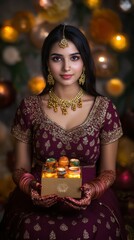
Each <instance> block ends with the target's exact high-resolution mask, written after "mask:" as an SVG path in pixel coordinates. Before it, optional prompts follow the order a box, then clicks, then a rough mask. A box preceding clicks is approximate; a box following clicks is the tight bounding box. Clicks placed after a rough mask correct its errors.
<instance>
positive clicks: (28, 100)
mask: <svg viewBox="0 0 134 240" xmlns="http://www.w3.org/2000/svg"><path fill="white" fill-rule="evenodd" d="M38 102H39V96H38V95H31V96H28V97H25V98H23V99H22V100H21V102H20V104H19V106H20V107H27V108H28V107H32V106H35V107H36V105H38Z"/></svg>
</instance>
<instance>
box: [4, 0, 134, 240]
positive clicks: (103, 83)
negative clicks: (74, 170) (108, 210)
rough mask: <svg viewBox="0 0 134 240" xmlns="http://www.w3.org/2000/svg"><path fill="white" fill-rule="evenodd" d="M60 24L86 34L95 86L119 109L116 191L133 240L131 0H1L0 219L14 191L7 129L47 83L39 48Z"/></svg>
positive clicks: (133, 40)
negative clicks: (24, 102)
mask: <svg viewBox="0 0 134 240" xmlns="http://www.w3.org/2000/svg"><path fill="white" fill-rule="evenodd" d="M59 23H66V24H71V25H74V26H77V27H79V29H81V31H82V32H83V33H84V34H85V35H86V37H87V39H88V41H89V45H90V46H91V50H92V54H93V57H94V61H95V65H96V76H97V90H98V91H99V92H100V93H102V94H103V95H106V96H108V97H109V98H111V100H112V101H113V102H114V104H115V105H116V107H117V109H118V112H119V115H120V119H121V122H122V126H123V131H124V135H123V137H122V138H121V139H120V142H119V149H118V154H117V179H116V182H115V184H114V189H115V191H116V194H117V197H118V198H119V201H120V205H121V209H122V213H123V216H124V220H125V225H126V229H127V230H128V239H134V0H19V1H18V0H0V213H1V214H0V219H1V217H2V214H3V211H4V205H5V203H6V201H7V197H8V196H9V193H10V192H11V191H12V190H13V189H14V184H13V182H12V178H11V173H12V169H13V164H14V154H13V150H14V141H13V139H12V137H11V136H10V127H11V124H12V121H13V118H14V114H15V111H16V108H17V106H18V105H19V103H20V101H21V100H22V98H24V97H25V96H28V95H31V94H38V93H40V92H41V91H42V89H43V88H44V87H45V79H43V77H42V73H41V64H40V63H41V61H40V53H41V47H42V43H43V41H44V38H45V37H46V36H47V35H48V33H49V32H50V31H51V29H52V28H53V27H55V26H56V25H57V24H59Z"/></svg>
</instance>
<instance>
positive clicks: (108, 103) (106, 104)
mask: <svg viewBox="0 0 134 240" xmlns="http://www.w3.org/2000/svg"><path fill="white" fill-rule="evenodd" d="M97 102H98V105H99V106H102V107H103V108H104V109H105V110H107V109H113V110H116V106H115V104H114V103H113V102H112V100H111V99H110V98H108V97H105V96H97Z"/></svg>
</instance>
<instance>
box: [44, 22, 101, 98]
mask: <svg viewBox="0 0 134 240" xmlns="http://www.w3.org/2000/svg"><path fill="white" fill-rule="evenodd" d="M63 27H64V25H62V24H60V25H58V26H57V27H55V28H54V29H53V30H52V31H51V32H50V33H49V35H48V36H47V37H46V38H45V40H44V43H43V46H42V55H41V61H42V73H43V76H44V78H45V80H46V79H47V76H48V67H47V61H48V58H49V53H50V50H51V48H52V46H53V44H54V43H56V42H60V40H61V39H62V38H63ZM64 35H65V38H66V39H68V40H70V41H71V42H73V43H74V45H75V46H76V48H77V49H78V51H79V53H80V55H81V58H82V60H83V63H84V67H85V75H86V79H85V83H84V85H82V86H81V87H82V88H83V89H84V90H85V91H86V92H87V93H89V94H91V95H93V96H97V95H99V94H98V93H97V91H96V89H95V82H96V79H95V67H94V62H93V58H92V54H91V50H90V47H89V43H88V41H87V39H86V37H85V36H84V34H83V33H82V32H81V31H80V30H79V29H78V28H76V27H74V26H70V25H66V26H65V31H64ZM50 88H51V86H50V85H49V84H48V83H47V81H46V87H45V89H44V91H43V93H46V92H48V91H49V90H50Z"/></svg>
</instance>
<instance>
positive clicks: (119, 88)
mask: <svg viewBox="0 0 134 240" xmlns="http://www.w3.org/2000/svg"><path fill="white" fill-rule="evenodd" d="M105 89H106V91H107V93H108V94H109V95H111V96H113V97H118V96H120V95H121V94H122V93H123V92H124V90H125V84H124V83H123V82H122V80H121V79H119V78H112V79H110V80H108V81H107V82H106V84H105Z"/></svg>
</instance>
